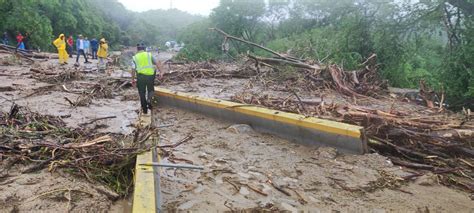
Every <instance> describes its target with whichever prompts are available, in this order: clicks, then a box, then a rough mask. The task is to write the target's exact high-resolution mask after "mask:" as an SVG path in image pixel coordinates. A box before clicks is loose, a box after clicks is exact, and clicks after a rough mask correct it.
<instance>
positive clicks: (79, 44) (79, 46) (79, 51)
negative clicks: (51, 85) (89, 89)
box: [76, 35, 90, 66]
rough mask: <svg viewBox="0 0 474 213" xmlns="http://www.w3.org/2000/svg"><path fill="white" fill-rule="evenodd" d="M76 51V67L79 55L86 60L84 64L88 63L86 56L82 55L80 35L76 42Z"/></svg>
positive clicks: (82, 40) (82, 42)
mask: <svg viewBox="0 0 474 213" xmlns="http://www.w3.org/2000/svg"><path fill="white" fill-rule="evenodd" d="M76 49H77V57H76V66H78V65H79V56H80V55H83V56H84V59H85V60H86V62H85V63H86V64H88V63H90V62H89V61H88V60H87V56H86V54H85V53H84V39H83V37H82V35H79V38H78V39H77V40H76Z"/></svg>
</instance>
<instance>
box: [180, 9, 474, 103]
mask: <svg viewBox="0 0 474 213" xmlns="http://www.w3.org/2000/svg"><path fill="white" fill-rule="evenodd" d="M265 2H267V4H265ZM473 14H474V1H473V0H423V1H410V0H402V1H401V0H385V1H376V0H338V1H334V0H269V1H264V0H252V1H249V0H240V1H236V0H221V2H220V5H219V6H218V7H217V8H215V9H214V10H213V12H212V14H211V15H210V17H209V19H208V20H207V21H202V22H200V23H199V24H196V25H193V26H192V27H189V28H187V30H185V31H183V32H182V33H181V34H180V40H183V41H184V42H185V43H186V45H187V46H186V49H185V50H184V51H182V52H181V54H180V55H179V57H181V58H186V59H189V60H205V59H212V58H221V57H222V55H223V53H222V51H221V42H222V38H220V39H219V38H218V37H217V38H216V37H215V34H216V33H215V32H211V31H209V30H208V28H209V27H218V28H221V29H222V30H224V31H226V32H227V33H229V34H232V35H235V36H238V37H242V38H245V39H248V40H251V41H253V42H256V43H259V44H263V45H265V46H267V47H270V48H272V49H274V50H277V51H279V52H287V53H290V54H292V55H294V56H296V57H300V58H306V59H311V60H316V61H320V62H322V63H338V64H342V65H343V66H344V68H345V69H347V70H351V69H359V68H360V64H361V63H362V62H363V61H364V60H365V58H367V57H369V56H370V55H371V54H372V53H375V54H377V56H378V62H379V63H380V71H381V73H382V75H383V76H384V77H385V78H386V79H388V80H389V81H390V84H391V85H392V86H396V87H408V88H417V87H418V82H419V80H421V79H424V80H426V82H428V83H429V84H430V85H431V86H432V87H434V88H435V89H438V90H441V88H444V90H445V91H446V93H447V97H448V100H449V101H450V103H451V105H455V106H460V105H469V104H471V106H472V105H474V71H473V63H474V28H473V24H474V20H473ZM230 46H231V48H230V50H229V52H228V53H229V54H231V55H236V54H239V53H246V52H247V50H252V47H249V46H244V45H243V44H241V43H237V42H231V43H230ZM257 53H259V54H265V53H263V52H258V51H257Z"/></svg>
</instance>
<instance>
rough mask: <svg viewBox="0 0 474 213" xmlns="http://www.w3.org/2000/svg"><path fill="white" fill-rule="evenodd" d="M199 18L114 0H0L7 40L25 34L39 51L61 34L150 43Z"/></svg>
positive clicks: (121, 42)
mask: <svg viewBox="0 0 474 213" xmlns="http://www.w3.org/2000/svg"><path fill="white" fill-rule="evenodd" d="M200 19H202V17H199V16H194V15H191V14H188V13H185V12H182V11H178V10H155V11H148V12H144V13H135V12H131V11H129V10H127V9H126V8H125V7H124V6H123V5H122V4H121V3H119V2H118V1H117V0H22V1H14V0H0V20H2V22H0V30H1V31H2V32H5V31H6V32H7V33H8V35H9V40H10V43H11V44H15V43H16V42H14V41H15V39H14V37H15V36H16V35H17V33H18V32H21V33H22V34H23V35H25V34H26V33H28V34H29V36H28V47H29V48H32V49H41V50H54V48H53V45H51V42H52V40H53V39H54V38H56V37H57V36H58V35H59V34H61V33H64V34H66V35H73V36H74V37H76V36H77V35H79V34H82V35H84V36H87V37H89V38H93V37H95V38H102V37H105V38H106V39H107V40H108V41H109V43H110V46H112V47H118V46H131V45H135V44H136V43H138V42H145V43H146V44H148V45H154V44H156V43H162V42H163V41H164V40H165V39H172V38H175V37H176V32H177V31H178V30H180V29H182V28H184V27H186V26H187V25H189V24H191V23H193V22H195V21H198V20H200Z"/></svg>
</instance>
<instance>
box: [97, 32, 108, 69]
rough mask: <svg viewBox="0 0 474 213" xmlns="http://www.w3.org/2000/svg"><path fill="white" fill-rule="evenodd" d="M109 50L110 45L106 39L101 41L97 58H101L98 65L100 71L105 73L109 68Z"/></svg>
mask: <svg viewBox="0 0 474 213" xmlns="http://www.w3.org/2000/svg"><path fill="white" fill-rule="evenodd" d="M108 50H109V45H108V44H107V42H106V41H105V38H101V39H100V43H99V51H98V52H97V56H98V57H99V63H98V65H97V67H98V69H99V71H105V69H106V68H107V51H108Z"/></svg>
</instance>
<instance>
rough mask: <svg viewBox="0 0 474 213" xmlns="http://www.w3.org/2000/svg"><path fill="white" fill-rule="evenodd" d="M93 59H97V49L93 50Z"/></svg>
mask: <svg viewBox="0 0 474 213" xmlns="http://www.w3.org/2000/svg"><path fill="white" fill-rule="evenodd" d="M92 59H97V49H94V48H92Z"/></svg>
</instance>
